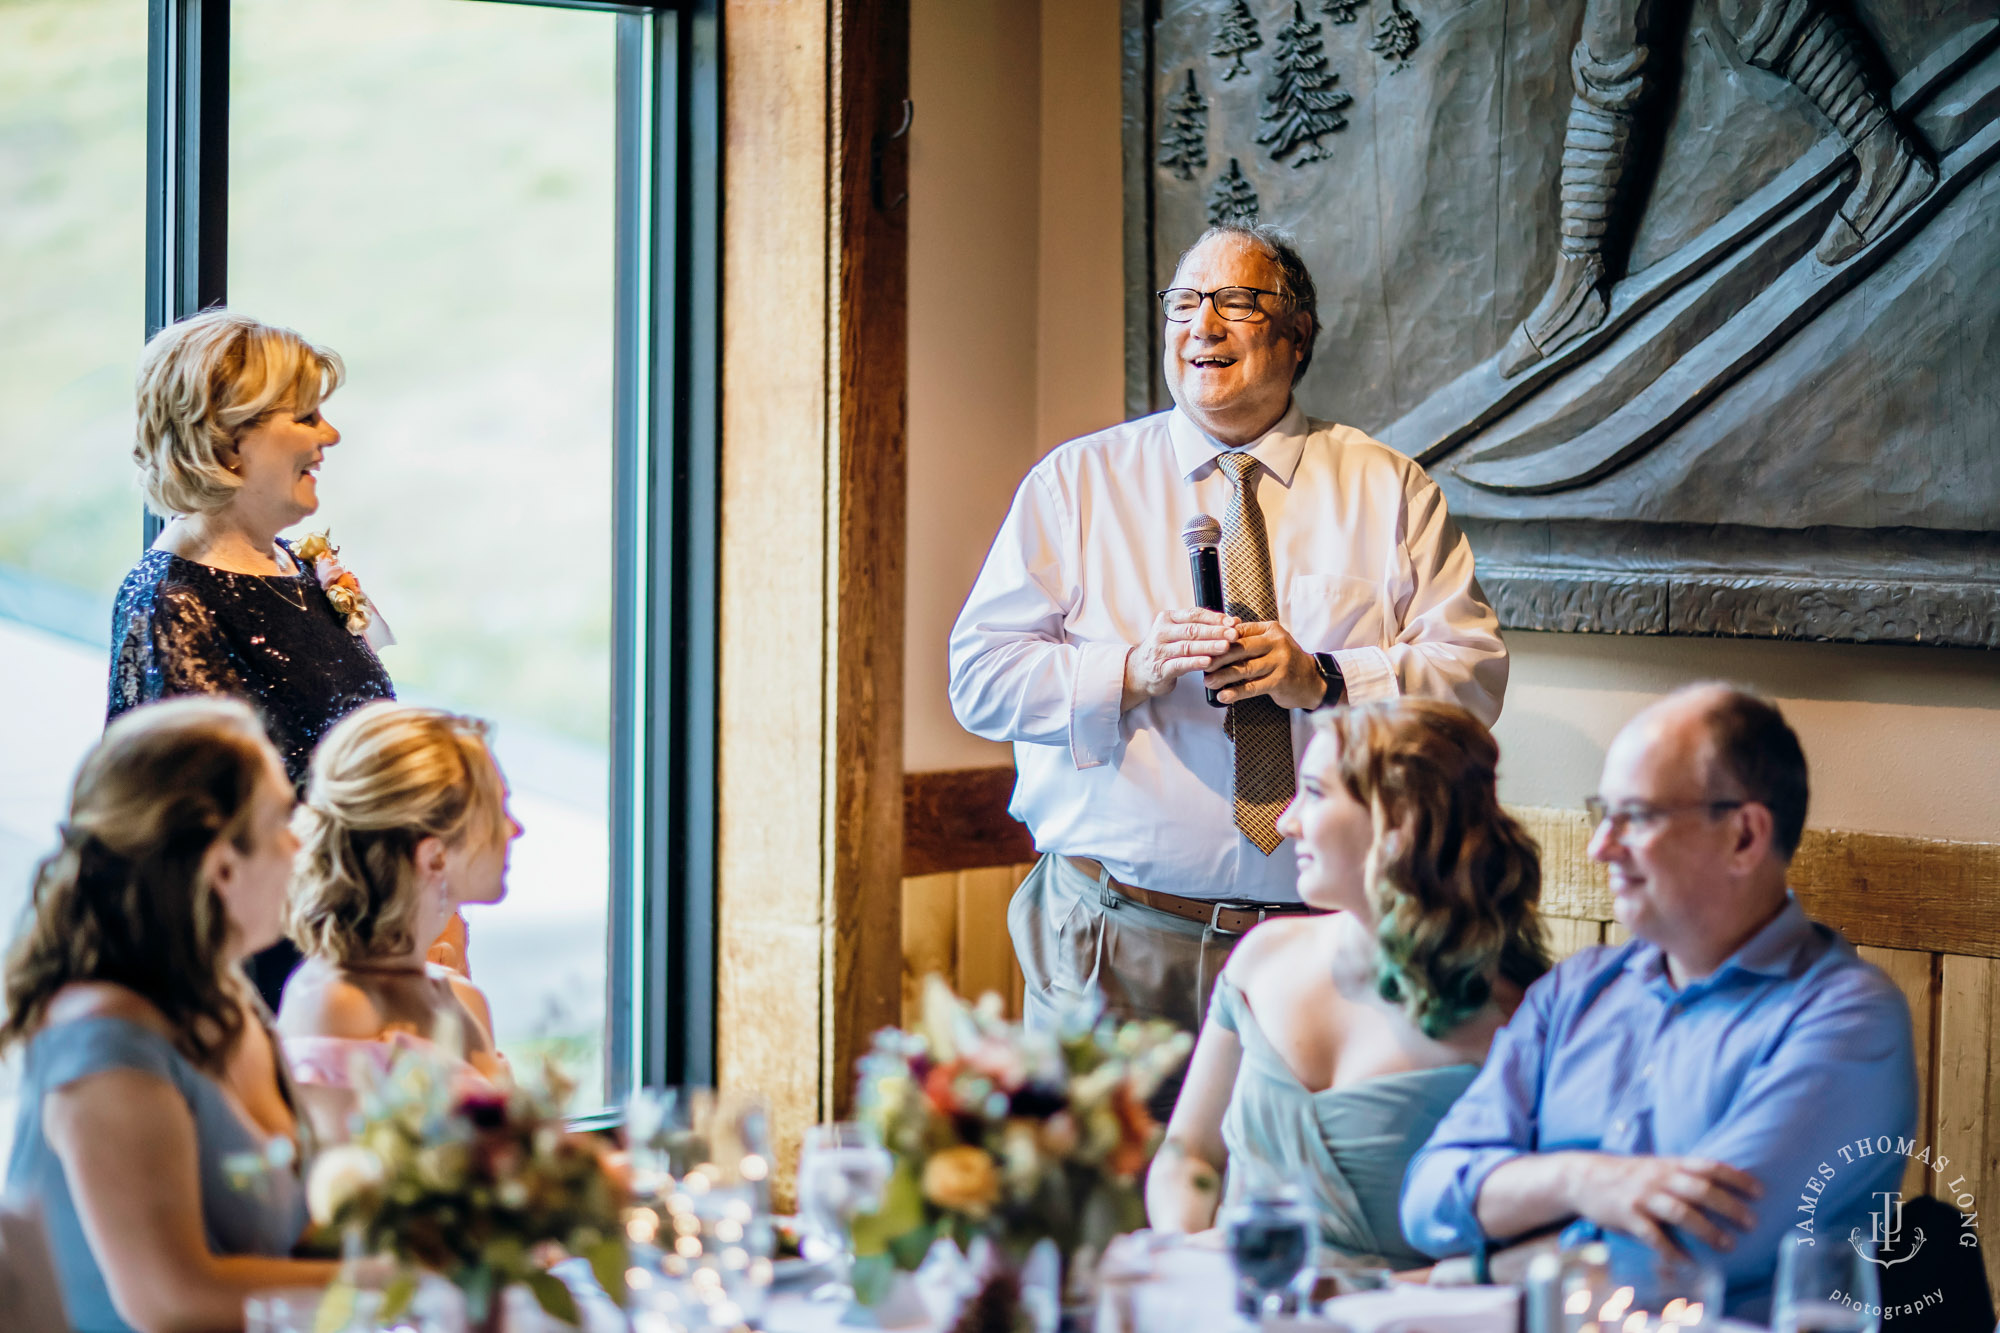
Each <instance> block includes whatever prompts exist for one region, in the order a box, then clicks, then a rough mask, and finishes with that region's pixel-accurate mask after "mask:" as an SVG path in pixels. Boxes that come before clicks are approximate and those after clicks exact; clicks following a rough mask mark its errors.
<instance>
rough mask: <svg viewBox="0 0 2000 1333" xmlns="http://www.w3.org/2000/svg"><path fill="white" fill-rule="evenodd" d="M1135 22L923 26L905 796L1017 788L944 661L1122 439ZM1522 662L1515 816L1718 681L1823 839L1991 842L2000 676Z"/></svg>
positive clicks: (916, 151) (1580, 777)
mask: <svg viewBox="0 0 2000 1333" xmlns="http://www.w3.org/2000/svg"><path fill="white" fill-rule="evenodd" d="M1118 9H1119V5H1118V0H1043V2H1042V4H1041V7H1040V11H1039V13H1038V12H1037V10H1036V9H1035V7H1034V6H1032V5H1026V6H1023V5H1019V4H1018V3H1016V4H1008V3H1005V2H1004V0H915V5H914V9H913V16H912V33H911V46H912V60H913V68H912V71H911V85H912V90H913V92H912V95H913V98H914V100H915V101H916V103H917V108H918V110H917V122H916V128H915V130H914V131H913V136H914V137H913V143H912V159H911V187H910V188H911V196H912V197H911V219H910V224H911V225H910V560H909V565H910V578H909V615H908V625H907V634H908V641H907V647H906V662H907V666H908V676H907V683H906V700H907V704H906V708H907V711H906V722H905V729H904V758H905V766H906V767H907V768H908V769H909V770H910V771H912V772H922V771H925V770H930V769H939V768H955V767H966V766H972V765H978V764H993V763H1005V762H1007V753H1006V750H1005V748H1004V747H1001V746H997V745H990V744H987V743H986V742H982V741H979V740H977V739H975V738H973V737H971V736H968V735H966V734H965V733H964V732H963V731H961V730H959V728H958V726H957V724H956V723H955V722H954V721H953V720H952V717H951V711H950V708H949V706H948V705H947V704H946V702H945V695H944V675H945V636H946V635H947V633H948V632H949V630H950V628H951V622H952V618H953V617H954V616H955V615H956V614H957V611H958V607H959V604H960V602H961V601H962V600H963V599H964V596H965V592H966V589H967V588H969V587H970V586H971V582H972V578H973V576H974V575H975V574H976V573H977V572H978V569H979V562H980V560H981V558H982V557H983V556H984V554H985V551H986V547H987V544H988V543H989V542H990V541H991V539H992V535H993V532H994V530H995V529H996V528H997V527H998V526H999V523H1000V519H1001V517H1002V516H1003V515H1004V514H1005V513H1006V509H1007V504H1008V501H1009V500H1010V499H1011V497H1012V495H1013V491H1014V487H1015V485H1016V484H1018V482H1019V480H1020V477H1021V474H1022V473H1023V472H1024V471H1025V470H1026V469H1027V467H1028V466H1029V464H1030V463H1032V462H1033V460H1034V459H1035V458H1037V457H1039V456H1040V454H1041V453H1042V452H1043V451H1044V450H1046V449H1047V448H1049V447H1050V446H1051V445H1053V444H1056V443H1058V442H1059V441H1061V440H1063V439H1067V438H1069V437H1070V436H1073V435H1077V434H1080V433H1083V432H1085V431H1088V430H1093V429H1096V428H1098V427H1100V426H1103V425H1108V424H1110V423H1111V422H1113V421H1116V420H1117V419H1118V418H1119V417H1120V416H1121V415H1122V411H1121V400H1122V392H1123V390H1122V386H1121V382H1120V381H1121V375H1122V360H1121V358H1122V350H1121V338H1122V324H1121V315H1120V311H1121V308H1122V307H1121V302H1120V290H1119V289H1120V285H1121V283H1122V275H1121V259H1120V249H1119V247H1120V244H1121V240H1120V236H1121V229H1120V220H1119V208H1120V201H1119V190H1120V181H1119V115H1118V77H1119V76H1118V61H1119V57H1118ZM1030 290H1032V291H1033V293H1034V296H1033V299H1032V301H1031V300H1030V299H1029V297H1028V293H1029V291H1030ZM1357 424H1360V425H1362V426H1363V427H1364V428H1365V427H1366V426H1367V425H1368V424H1369V423H1366V422H1361V423H1357ZM1508 644H1509V646H1510V648H1511V649H1512V651H1513V658H1514V668H1513V680H1512V683H1511V685H1510V686H1509V689H1508V694H1507V704H1506V708H1505V711H1504V713H1503V714H1502V716H1501V719H1500V725H1499V728H1498V731H1499V735H1500V739H1501V744H1502V746H1503V750H1504V756H1505V757H1504V759H1503V767H1502V773H1501V783H1502V795H1503V796H1504V797H1505V798H1506V799H1507V800H1509V801H1510V802H1514V803H1518V804H1524V805H1555V806H1570V807H1575V806H1577V805H1579V804H1581V801H1582V798H1583V796H1584V795H1586V794H1587V793H1588V792H1589V791H1591V790H1592V788H1593V787H1594V785H1595V783H1596V779H1597V768H1598V765H1599V763H1600V761H1601V759H1602V757H1603V751H1604V746H1605V744H1606V743H1607V742H1608V741H1609V739H1610V737H1611V735H1612V734H1613V733H1614V732H1616V730H1617V729H1618V727H1619V726H1620V725H1621V724H1623V722H1624V721H1625V719H1627V718H1628V717H1630V716H1631V715H1632V714H1633V713H1634V712H1636V711H1638V709H1639V708H1641V707H1643V706H1644V705H1645V704H1646V703H1647V702H1648V701H1649V700H1651V699H1654V698H1657V697H1658V696H1659V695H1661V694H1663V693H1664V692H1666V691H1667V690H1669V689H1672V688H1673V687H1674V686H1675V685H1678V684H1681V683H1683V682H1685V681H1689V680H1697V679H1701V678H1703V677H1708V676H1721V677H1726V678H1729V679H1734V680H1739V681H1742V682H1744V683H1747V684H1750V685H1753V686H1755V687H1757V688H1759V689H1762V690H1764V691H1766V692H1768V693H1770V694H1771V695H1773V696H1775V697H1776V698H1778V699H1779V700H1780V701H1781V702H1782V703H1783V704H1784V706H1785V708H1786V711H1787V713H1788V715H1789V716H1790V717H1791V718H1792V721H1793V724H1794V725H1795V726H1796V727H1797V728H1798V730H1799V732H1800V735H1801V738H1802V739H1803V740H1804V742H1805V747H1806V753H1807V757H1808V758H1809V759H1810V760H1811V762H1812V765H1813V785H1814V798H1813V808H1812V823H1813V824H1815V825H1816V826H1820V827H1827V828H1847V829H1863V830H1868V831H1872V832H1882V833H1905V834H1923V835H1928V836H1933V837H1947V838H1962V839H1973V840H1978V841H1996V840H2000V654H1991V653H1973V652H1964V651H1955V650H1949V649H1937V648H1908V647H1863V646H1855V645H1831V644H1794V643H1768V642H1752V641H1741V640H1722V639H1657V638H1638V637H1633V638H1623V637H1606V636H1594V635H1565V634H1526V633H1515V634H1511V635H1509V636H1508Z"/></svg>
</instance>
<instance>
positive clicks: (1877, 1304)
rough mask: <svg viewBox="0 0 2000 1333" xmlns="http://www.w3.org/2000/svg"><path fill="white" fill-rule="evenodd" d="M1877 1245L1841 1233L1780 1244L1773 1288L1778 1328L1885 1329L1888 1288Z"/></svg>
mask: <svg viewBox="0 0 2000 1333" xmlns="http://www.w3.org/2000/svg"><path fill="white" fill-rule="evenodd" d="M1874 1252H1875V1247H1874V1246H1873V1245H1872V1244H1870V1243H1868V1242H1867V1241H1859V1240H1857V1241H1847V1240H1841V1239H1839V1238H1838V1237H1828V1238H1821V1239H1819V1240H1818V1241H1816V1242H1806V1241H1802V1240H1796V1239H1793V1238H1791V1237H1787V1238H1786V1239H1784V1240H1783V1241H1780V1242H1779V1243H1778V1278H1777V1282H1776V1284H1775V1285H1774V1286H1773V1288H1772V1292H1771V1328H1772V1329H1773V1331H1774V1333H1880V1330H1881V1328H1882V1291H1881V1284H1880V1282H1879V1281H1878V1280H1877V1274H1878V1271H1879V1270H1878V1268H1877V1265H1876V1261H1875V1260H1874V1258H1873V1257H1872V1256H1873V1254H1874Z"/></svg>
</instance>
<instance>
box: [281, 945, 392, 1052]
mask: <svg viewBox="0 0 2000 1333" xmlns="http://www.w3.org/2000/svg"><path fill="white" fill-rule="evenodd" d="M383 1026H384V1024H383V1019H382V1009H381V1006H380V1005H378V1004H377V1003H376V1002H375V997H374V996H373V995H370V994H369V993H368V991H367V989H366V988H365V987H363V986H360V985H358V984H356V983H355V982H354V981H353V980H352V979H350V978H348V977H346V976H343V975H342V974H341V973H340V971H339V970H338V969H337V968H334V967H332V966H329V965H328V964H326V963H323V962H320V961H319V960H318V959H308V960H307V961H306V962H305V964H304V965H303V966H301V967H300V968H299V970H298V972H297V973H296V974H294V975H293V977H292V979H291V981H290V982H289V983H287V984H286V986H285V1000H284V1004H283V1005H281V1006H280V1007H279V1009H278V1033H279V1035H280V1036H285V1037H357V1038H361V1039H363V1040H367V1039H371V1038H374V1037H379V1036H381V1035H382V1031H383Z"/></svg>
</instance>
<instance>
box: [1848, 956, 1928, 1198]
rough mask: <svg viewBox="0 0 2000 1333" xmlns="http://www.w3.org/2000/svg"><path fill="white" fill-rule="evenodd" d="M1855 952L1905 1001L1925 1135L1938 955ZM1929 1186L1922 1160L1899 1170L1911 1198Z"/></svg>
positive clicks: (1920, 1129) (1920, 1123)
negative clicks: (1884, 974) (1878, 970)
mask: <svg viewBox="0 0 2000 1333" xmlns="http://www.w3.org/2000/svg"><path fill="white" fill-rule="evenodd" d="M1857 952H1858V953H1860V955H1861V956H1862V957H1863V958H1865V959H1867V960H1868V961H1869V962H1871V963H1873V964H1875V966H1877V967H1879V968H1881V969H1882V970H1883V971H1884V972H1887V973H1888V974H1889V979H1890V980H1891V981H1893V982H1895V983H1896V989H1898V990H1900V991H1902V992H1903V998H1904V999H1905V1000H1907V1001H1908V1002H1909V1005H1910V1036H1911V1038H1912V1041H1913V1044H1914V1045H1915V1047H1916V1050H1917V1127H1918V1132H1919V1133H1920V1134H1923V1135H1925V1136H1926V1137H1928V1134H1929V1128H1928V1127H1929V1126H1930V1125H1931V1123H1932V1116H1933V1115H1934V1114H1935V1111H1936V1107H1935V1106H1934V1105H1933V1094H1934V1093H1935V1092H1936V1089H1937V1003H1938V975H1937V974H1938V966H1939V965H1938V955H1937V954H1934V953H1915V952H1912V951H1911V950H1908V949H1872V948H1862V949H1859V950H1857ZM1929 1188H1930V1177H1929V1175H1928V1173H1927V1172H1926V1171H1925V1169H1924V1165H1923V1163H1921V1162H1911V1163H1910V1167H1909V1170H1907V1171H1905V1172H1904V1173H1903V1193H1904V1194H1905V1195H1906V1196H1910V1197H1915V1196H1916V1195H1919V1194H1923V1193H1926V1192H1928V1190H1929Z"/></svg>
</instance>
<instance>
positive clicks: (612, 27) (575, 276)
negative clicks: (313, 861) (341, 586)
mask: <svg viewBox="0 0 2000 1333" xmlns="http://www.w3.org/2000/svg"><path fill="white" fill-rule="evenodd" d="M617 22H618V20H617V19H616V17H615V16H613V15H610V14H596V13H576V12H569V11H564V10H559V9H543V8H532V7H528V6H522V5H507V4H467V3H464V2H463V0H234V3H233V5H232V8H231V27H232V31H231V38H230V53H229V56H230V80H229V85H230V86H229V167H230V169H229V208H228V213H229V261H228V262H229V272H228V284H229V302H230V304H231V305H233V306H235V307H236V308H238V309H240V310H245V311H248V312H250V313H252V314H255V315H257V316H258V317H259V318H261V319H267V320H270V321H272V322H274V323H279V324H285V325H288V326H290V327H293V328H296V329H298V330H299V331H300V332H301V333H303V334H304V335H305V336H306V337H307V338H309V339H311V340H313V341H315V342H320V343H324V344H325V345H327V346H330V347H332V348H333V349H335V350H336V351H338V352H339V353H340V355H341V357H342V358H343V359H344V360H345V362H346V365H347V370H348V376H349V378H348V382H347V385H346V387H344V388H343V389H342V390H341V391H340V392H339V393H338V394H337V395H336V396H335V397H333V398H332V399H331V400H329V401H328V403H327V418H328V420H330V421H332V422H333V423H334V425H336V426H337V427H339V429H340V431H341V433H342V436H343V442H342V443H341V444H340V445H339V446H338V447H336V448H335V449H333V450H331V451H330V453H329V457H328V459H327V463H326V467H325V470H324V471H323V472H322V474H321V476H322V482H321V486H322V489H321V492H320V497H321V507H320V512H319V513H318V514H317V515H315V516H314V517H313V518H312V519H311V520H310V521H309V524H308V527H309V528H311V529H313V530H318V529H321V528H329V527H330V529H331V531H332V535H333V539H334V540H335V541H336V542H337V543H339V544H340V545H341V546H342V548H343V553H344V554H345V555H346V556H347V557H348V558H349V559H350V560H351V561H352V562H353V566H354V568H355V569H356V571H357V573H359V574H361V575H362V576H363V578H364V580H365V582H366V584H367V586H368V587H369V588H370V591H371V595H372V596H374V597H375V599H376V602H377V604H378V605H379V606H380V607H381V608H382V612H383V614H384V616H386V617H387V619H388V621H389V623H390V625H391V626H392V627H393V628H394V629H395V631H396V636H397V639H398V640H399V641H398V643H397V644H396V645H395V646H394V647H392V648H388V649H386V650H384V652H383V654H382V657H383V661H384V663H385V664H386V665H387V666H388V668H389V670H390V672H391V674H392V675H393V676H394V678H395V681H396V688H397V692H398V694H399V695H400V696H401V697H403V698H405V699H409V700H412V701H419V702H425V703H436V704H439V705H441V706H444V707H448V708H452V709H455V710H459V711H462V712H469V713H474V714H478V715H480V716H483V717H487V718H491V719H492V720H493V721H494V722H495V724H496V727H497V740H498V749H499V753H500V757H501V762H502V764H503V766H504V767H505V769H506V771H507V775H508V779H509V781H510V783H511V785H512V787H513V793H514V795H513V800H514V811H515V815H516V816H517V817H518V818H519V819H520V820H521V823H522V824H523V826H524V827H525V828H526V830H527V831H526V833H525V834H524V835H523V837H522V838H521V840H520V842H519V843H517V844H516V845H515V848H514V853H513V860H512V871H511V874H510V876H509V894H508V898H507V900H506V901H505V902H503V903H501V904H499V905H498V906H496V907H488V908H472V909H468V911H467V914H466V915H467V917H468V919H469V922H470V929H471V931H472V944H473V952H472V963H473V971H474V974H475V978H476V979H477V980H479V981H482V982H487V983H490V984H488V985H487V986H486V990H487V993H488V995H489V996H490V998H491V1001H492V1004H493V1016H494V1023H495V1027H496V1029H497V1030H496V1034H495V1035H496V1036H497V1037H498V1039H499V1041H500V1043H501V1045H502V1047H503V1048H504V1049H506V1050H507V1052H508V1054H509V1055H510V1056H511V1057H512V1058H513V1060H514V1062H515V1063H516V1065H517V1066H521V1067H529V1066H530V1065H531V1064H532V1063H533V1061H534V1060H535V1058H536V1057H537V1056H538V1055H540V1054H543V1053H557V1054H560V1055H561V1056H563V1057H564V1059H565V1062H566V1063H567V1064H569V1065H570V1066H571V1068H572V1072H573V1073H574V1074H575V1075H577V1076H579V1077H580V1078H581V1079H582V1082H583V1085H584V1086H585V1087H588V1088H591V1089H599V1088H601V1087H602V1085H603V1058H602V1055H603V1052H602V1048H603V1036H604V1033H605V1023H604V1014H605V995H606V963H605V960H606V958H607V957H608V939H607V930H606V927H607V923H608V912H607V909H608V906H609V901H610V877H609V873H608V871H609V863H608V858H607V843H608V836H609V834H608V817H609V810H610V805H609V788H610V773H611V769H610V756H609V749H608V745H609V737H610V725H611V622H612V601H611V582H612V580H611V569H612V546H611V523H610V518H611V513H612V496H611V473H612V452H613V441H612V433H611V426H612V411H611V409H612V365H613V348H612V341H613V339H612V334H613V319H614V310H615V302H614V299H613V290H612V285H613V264H614V254H613V230H614V228H613V223H614V220H615V205H616V197H617V196H616V186H615V181H614V179H613V177H614V168H615V156H616V154H615V149H616V118H617V34H616V26H617ZM594 1095H596V1096H600V1097H601V1095H602V1094H601V1092H596V1093H594Z"/></svg>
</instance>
